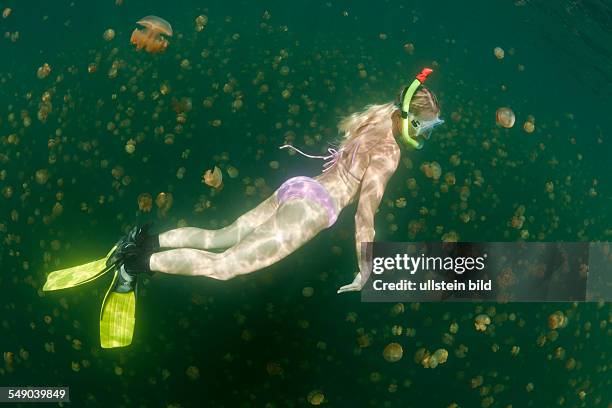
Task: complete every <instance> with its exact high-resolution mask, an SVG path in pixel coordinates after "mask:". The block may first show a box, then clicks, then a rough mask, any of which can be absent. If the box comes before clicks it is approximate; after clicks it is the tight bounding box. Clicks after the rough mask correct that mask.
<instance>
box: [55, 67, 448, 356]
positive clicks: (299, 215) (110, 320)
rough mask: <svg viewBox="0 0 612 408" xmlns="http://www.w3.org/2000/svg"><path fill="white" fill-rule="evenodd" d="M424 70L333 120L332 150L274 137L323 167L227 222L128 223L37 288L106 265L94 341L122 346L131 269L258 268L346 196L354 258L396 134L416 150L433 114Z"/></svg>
mask: <svg viewBox="0 0 612 408" xmlns="http://www.w3.org/2000/svg"><path fill="white" fill-rule="evenodd" d="M431 72H432V70H431V69H429V68H425V69H423V70H422V71H421V73H420V74H419V75H417V76H416V79H414V81H413V82H412V84H411V85H410V86H407V87H406V88H404V90H403V91H402V93H401V94H400V97H399V102H398V103H393V102H390V103H386V104H382V105H370V106H368V107H366V108H365V110H363V111H362V112H358V113H354V114H352V115H350V116H348V117H346V118H345V119H343V120H342V121H341V122H340V124H339V125H338V128H339V131H340V132H341V133H342V135H343V139H342V141H341V143H340V145H339V147H338V149H337V150H335V149H328V152H329V155H327V156H309V155H307V154H305V153H302V152H301V151H299V150H298V149H296V148H294V147H293V146H288V145H285V146H281V148H290V149H294V150H296V151H298V152H300V153H302V154H304V155H305V156H308V157H316V158H322V159H325V160H326V162H325V164H324V166H323V167H324V169H323V172H322V173H321V174H320V175H318V176H316V177H314V178H310V177H303V176H302V177H293V178H290V179H289V180H287V181H285V182H284V183H283V184H282V185H281V186H280V187H279V188H278V190H276V191H275V192H274V193H273V194H272V195H271V196H270V197H269V198H267V199H266V200H264V201H263V202H262V203H261V204H259V205H258V206H257V207H255V208H254V209H252V210H251V211H249V212H247V213H245V214H243V215H242V216H240V217H238V219H237V220H236V221H235V222H234V223H232V224H231V225H229V226H227V227H225V228H221V229H218V230H205V229H200V228H194V227H184V228H177V229H173V230H170V231H167V232H164V233H162V234H159V235H149V233H148V227H147V226H144V227H138V226H137V227H134V228H133V229H132V230H131V231H130V232H129V233H128V234H127V235H126V236H125V237H123V238H122V239H121V240H120V241H119V242H118V243H117V244H116V245H115V246H114V247H113V249H111V251H110V252H109V253H108V255H107V256H106V257H105V258H103V259H100V260H98V261H94V262H90V263H88V264H85V265H81V266H77V267H74V268H68V269H64V270H60V271H55V272H52V273H50V274H49V276H48V277H47V282H46V284H45V287H44V288H43V289H44V290H46V291H50V290H57V289H64V288H68V287H73V286H77V285H80V284H83V283H87V282H90V281H92V280H94V279H97V278H98V277H99V276H102V275H103V274H105V273H106V272H108V271H113V272H114V278H113V281H112V283H111V285H110V287H109V290H108V292H107V294H106V297H105V298H104V301H103V303H102V311H101V315H100V339H101V344H102V347H105V348H107V347H122V346H126V345H128V344H130V343H131V340H132V332H133V327H134V319H135V318H134V316H135V304H136V298H135V292H136V284H137V281H138V274H140V273H143V272H163V273H168V274H175V275H190V276H207V277H210V278H213V279H219V280H227V279H231V278H233V277H235V276H238V275H244V274H247V273H251V272H254V271H257V270H259V269H262V268H265V267H267V266H270V265H272V264H274V263H275V262H278V261H279V260H281V259H283V258H285V257H286V256H287V255H289V254H291V253H292V252H294V251H295V250H296V249H298V248H299V247H301V246H302V245H304V244H305V243H306V242H308V241H309V240H311V239H312V238H313V237H315V236H316V235H317V234H318V233H319V232H320V231H322V230H323V229H325V228H328V227H331V226H332V225H333V224H334V222H335V221H336V219H337V218H338V214H339V213H340V211H342V209H343V208H344V207H346V206H347V205H348V204H350V203H352V202H354V201H355V200H358V204H357V213H356V215H355V242H356V246H355V248H356V250H357V259H358V260H360V259H361V243H362V242H372V241H374V235H375V231H374V216H375V214H376V211H377V209H378V206H379V205H380V202H381V200H382V197H383V194H384V192H385V187H386V185H387V182H388V181H389V179H390V178H391V176H392V175H393V174H394V173H395V170H396V169H397V166H398V164H399V161H400V146H399V145H398V142H397V139H398V138H399V139H401V141H402V142H404V143H406V144H407V145H408V146H411V147H413V148H417V149H419V148H421V147H422V145H423V140H424V139H427V138H428V137H429V134H430V133H431V131H432V130H433V128H434V127H435V126H437V125H439V124H440V123H442V120H441V119H439V114H440V108H439V105H438V102H437V100H436V97H435V96H434V95H433V93H431V92H430V91H429V90H428V89H427V88H425V87H424V86H422V83H423V82H424V81H425V80H426V78H427V76H428V75H429V74H430V73H431ZM162 249H163V250H162ZM211 249H216V250H218V249H225V251H223V252H212V251H209V250H211ZM360 269H362V268H361V265H360ZM365 272H366V271H363V270H361V271H359V272H358V273H357V275H356V276H355V278H354V280H353V282H351V283H350V284H348V285H345V286H342V287H341V288H340V289H338V293H342V292H347V291H356V290H360V289H361V288H362V286H363V284H364V283H365V279H362V273H365Z"/></svg>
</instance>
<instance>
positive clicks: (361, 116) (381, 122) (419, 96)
mask: <svg viewBox="0 0 612 408" xmlns="http://www.w3.org/2000/svg"><path fill="white" fill-rule="evenodd" d="M410 112H411V113H412V114H414V115H415V116H416V118H417V119H423V120H431V119H434V118H436V117H437V116H438V115H439V114H440V106H439V105H438V99H437V98H436V96H435V95H434V94H433V92H431V91H430V90H429V89H427V88H425V87H424V86H420V87H419V88H418V89H417V91H416V92H415V93H414V95H413V96H412V99H411V100H410ZM397 114H399V108H398V106H397V104H396V103H394V102H389V103H385V104H382V105H368V106H366V107H365V108H364V109H363V110H362V111H360V112H355V113H353V114H352V115H349V116H347V117H345V118H343V119H342V120H341V121H340V123H338V132H339V133H340V134H342V135H343V136H342V141H341V142H340V148H342V147H344V146H346V145H347V144H348V143H349V142H351V141H353V140H354V139H356V138H357V137H359V138H361V137H368V136H370V137H377V136H378V135H380V134H381V131H382V132H383V133H382V134H384V132H385V131H387V130H389V129H391V128H392V126H393V119H392V117H393V115H397Z"/></svg>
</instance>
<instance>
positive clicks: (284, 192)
mask: <svg viewBox="0 0 612 408" xmlns="http://www.w3.org/2000/svg"><path fill="white" fill-rule="evenodd" d="M276 197H277V198H278V204H279V205H280V204H282V203H284V202H285V201H288V200H290V199H292V198H307V199H309V200H312V201H315V202H317V203H319V204H320V205H321V206H322V207H323V208H325V211H327V219H328V225H327V227H328V228H329V227H331V226H332V225H334V223H335V222H336V219H337V218H338V214H337V212H336V209H335V207H334V203H333V201H332V198H331V197H330V196H329V193H328V192H327V190H326V189H325V187H323V186H322V185H321V184H320V183H319V182H318V181H316V180H314V179H312V178H310V177H292V178H290V179H289V180H287V181H285V182H284V183H283V184H282V185H281V186H280V187H279V189H278V191H277V192H276Z"/></svg>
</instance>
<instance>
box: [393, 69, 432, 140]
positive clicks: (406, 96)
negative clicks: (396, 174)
mask: <svg viewBox="0 0 612 408" xmlns="http://www.w3.org/2000/svg"><path fill="white" fill-rule="evenodd" d="M432 72H433V69H431V68H423V70H421V72H420V73H419V74H418V75H417V76H416V78H415V79H414V81H412V83H411V84H410V86H407V87H406V88H404V90H403V91H402V94H401V98H400V100H401V101H402V102H401V107H400V108H401V114H402V124H401V130H402V138H403V139H404V141H405V142H406V143H407V144H408V145H409V146H412V147H414V148H415V149H421V148H422V147H423V141H422V140H416V139H414V138H412V137H411V136H410V130H411V129H413V126H412V123H411V121H410V120H409V118H408V116H409V113H410V101H411V100H412V97H413V96H414V93H415V92H416V90H417V88H418V87H419V86H421V85H422V84H423V82H425V80H426V79H427V76H428V75H429V74H431V73H432ZM413 133H414V132H413Z"/></svg>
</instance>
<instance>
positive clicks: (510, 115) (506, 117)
mask: <svg viewBox="0 0 612 408" xmlns="http://www.w3.org/2000/svg"><path fill="white" fill-rule="evenodd" d="M515 120H516V118H515V116H514V112H512V109H510V108H499V109H497V112H495V121H496V122H497V124H498V125H499V126H501V127H504V128H506V129H510V128H511V127H512V126H514V121H515Z"/></svg>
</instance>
